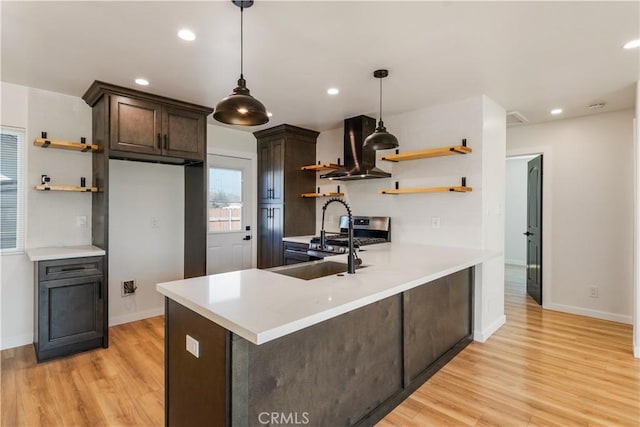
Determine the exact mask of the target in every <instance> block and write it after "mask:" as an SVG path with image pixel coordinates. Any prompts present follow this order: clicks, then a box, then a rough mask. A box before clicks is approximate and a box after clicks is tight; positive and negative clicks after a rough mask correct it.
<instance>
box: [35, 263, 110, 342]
mask: <svg viewBox="0 0 640 427" xmlns="http://www.w3.org/2000/svg"><path fill="white" fill-rule="evenodd" d="M102 293H103V292H102V276H88V277H76V278H72V279H60V280H47V281H43V282H40V285H39V289H38V311H39V313H38V314H39V316H38V335H39V336H38V345H39V350H40V351H44V350H49V349H52V348H56V347H60V346H66V345H70V344H75V343H80V342H83V341H86V340H90V339H94V338H100V337H101V336H102V334H103V329H102V326H103V316H102V314H103V299H102Z"/></svg>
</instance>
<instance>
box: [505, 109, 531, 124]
mask: <svg viewBox="0 0 640 427" xmlns="http://www.w3.org/2000/svg"><path fill="white" fill-rule="evenodd" d="M528 122H529V120H528V119H527V118H526V117H525V116H523V115H522V114H521V113H519V112H517V111H508V112H507V126H515V125H522V124H525V123H528Z"/></svg>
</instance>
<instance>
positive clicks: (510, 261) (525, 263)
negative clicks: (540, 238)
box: [504, 259, 527, 267]
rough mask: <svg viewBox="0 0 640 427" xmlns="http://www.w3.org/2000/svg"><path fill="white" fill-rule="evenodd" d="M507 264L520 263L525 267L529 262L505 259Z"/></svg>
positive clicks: (519, 264)
mask: <svg viewBox="0 0 640 427" xmlns="http://www.w3.org/2000/svg"><path fill="white" fill-rule="evenodd" d="M504 263H505V264H510V265H518V266H521V267H524V266H526V265H527V262H526V261H524V260H521V259H505V260H504Z"/></svg>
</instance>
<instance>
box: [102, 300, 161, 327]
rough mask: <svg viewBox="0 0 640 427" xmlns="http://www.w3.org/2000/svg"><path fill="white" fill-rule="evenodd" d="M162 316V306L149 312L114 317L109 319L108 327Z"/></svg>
mask: <svg viewBox="0 0 640 427" xmlns="http://www.w3.org/2000/svg"><path fill="white" fill-rule="evenodd" d="M163 314H164V305H163V306H162V307H157V308H154V309H151V310H145V311H136V312H134V313H127V314H123V315H122V316H114V317H111V318H110V319H109V326H116V325H122V324H123V323H129V322H135V321H136V320H142V319H148V318H149V317H156V316H162V315H163Z"/></svg>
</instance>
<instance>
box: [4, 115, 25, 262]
mask: <svg viewBox="0 0 640 427" xmlns="http://www.w3.org/2000/svg"><path fill="white" fill-rule="evenodd" d="M24 151H25V150H24V129H17V128H8V127H2V128H1V130H0V252H2V253H7V252H21V251H22V250H23V248H24Z"/></svg>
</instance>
